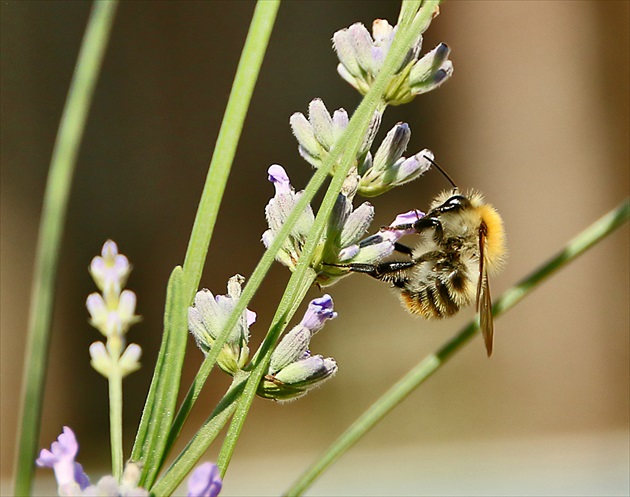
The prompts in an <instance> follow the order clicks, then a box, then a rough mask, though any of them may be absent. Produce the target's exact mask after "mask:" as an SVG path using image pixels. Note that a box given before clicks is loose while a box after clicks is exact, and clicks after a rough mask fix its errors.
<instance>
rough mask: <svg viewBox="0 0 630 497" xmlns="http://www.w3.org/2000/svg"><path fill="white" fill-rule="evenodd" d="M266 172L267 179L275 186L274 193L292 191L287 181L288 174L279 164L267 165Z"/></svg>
mask: <svg viewBox="0 0 630 497" xmlns="http://www.w3.org/2000/svg"><path fill="white" fill-rule="evenodd" d="M267 173H268V175H269V176H268V179H269V181H271V182H272V183H273V186H275V188H276V195H279V194H281V193H290V192H292V191H293V188H292V187H291V182H290V181H289V176H288V175H287V172H286V171H285V170H284V168H283V167H282V166H281V165H279V164H273V165H271V166H269V169H268V170H267Z"/></svg>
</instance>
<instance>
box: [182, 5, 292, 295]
mask: <svg viewBox="0 0 630 497" xmlns="http://www.w3.org/2000/svg"><path fill="white" fill-rule="evenodd" d="M279 7H280V0H265V1H264V2H261V1H259V2H257V3H256V9H255V10H254V15H253V17H252V21H251V24H250V28H249V32H248V34H247V39H246V41H245V46H244V47H243V52H242V54H241V58H240V60H239V63H238V68H237V70H236V75H235V76H234V83H233V84H232V90H231V92H230V98H229V99H228V103H227V107H226V109H225V115H224V116H223V122H222V123H221V129H220V131H219V136H218V138H217V143H216V146H215V149H214V153H213V154H212V160H211V162H210V168H209V170H208V176H207V177H206V183H205V185H204V188H203V193H202V195H201V200H200V201H199V207H198V209H197V215H196V216H195V222H194V225H193V229H192V232H191V235H190V241H189V243H188V249H187V251H186V258H185V260H184V274H185V275H186V280H187V281H186V284H185V288H184V294H185V297H186V301H187V302H189V303H190V302H192V300H193V297H194V296H195V292H196V291H197V288H198V286H199V281H200V280H201V272H202V271H203V266H204V263H205V260H206V255H207V253H208V247H209V246H210V240H211V238H212V233H213V231H214V225H215V223H216V220H217V215H218V213H219V207H220V206H221V200H222V199H223V192H224V191H225V185H226V183H227V179H228V176H229V174H230V171H231V168H232V161H233V160H234V156H235V154H236V147H237V145H238V142H239V139H240V136H241V131H242V130H243V123H244V122H245V116H246V115H247V109H248V108H249V103H250V101H251V98H252V94H253V93H254V86H255V85H256V80H257V79H258V73H259V72H260V67H261V65H262V61H263V58H264V56H265V52H266V50H267V45H268V43H269V38H270V37H271V31H272V29H273V25H274V22H275V20H276V14H277V12H278V8H279Z"/></svg>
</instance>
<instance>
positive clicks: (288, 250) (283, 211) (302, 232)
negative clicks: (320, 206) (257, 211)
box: [262, 164, 315, 270]
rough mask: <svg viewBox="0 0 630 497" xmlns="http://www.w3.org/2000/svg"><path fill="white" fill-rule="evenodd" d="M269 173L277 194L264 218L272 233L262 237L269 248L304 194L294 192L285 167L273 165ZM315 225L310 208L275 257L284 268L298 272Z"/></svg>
mask: <svg viewBox="0 0 630 497" xmlns="http://www.w3.org/2000/svg"><path fill="white" fill-rule="evenodd" d="M268 173H269V181H271V182H272V183H273V184H274V187H275V189H276V194H275V195H274V196H273V197H272V198H271V199H270V200H269V203H268V204H267V207H265V215H266V217H267V223H268V224H269V229H268V230H267V231H265V232H264V233H263V235H262V241H263V243H264V244H265V247H267V248H269V246H270V245H271V244H272V243H273V240H274V238H275V237H276V236H277V235H278V232H279V231H280V230H281V229H282V225H283V224H284V223H285V222H286V220H287V218H288V217H289V214H291V211H292V210H293V208H294V207H295V204H297V202H298V200H299V198H300V195H302V192H295V190H294V189H293V187H292V186H291V183H290V181H289V177H288V175H287V173H286V171H285V170H284V168H283V167H282V166H280V165H278V164H274V165H272V166H271V167H269V170H268ZM314 222H315V216H314V215H313V209H312V208H311V206H310V205H308V206H307V207H306V208H305V209H304V212H303V213H302V215H301V216H300V217H299V219H298V221H297V223H295V225H294V226H293V230H292V231H291V233H290V234H289V237H288V238H287V239H286V240H285V242H284V244H283V245H282V248H281V249H280V251H279V252H278V254H277V255H276V260H277V261H278V262H280V263H282V264H284V265H285V266H287V267H288V268H289V269H291V270H293V269H295V266H296V265H297V261H298V259H299V257H300V255H301V254H302V247H303V246H304V244H305V243H306V237H307V236H308V233H309V232H310V230H311V228H312V227H313V223H314Z"/></svg>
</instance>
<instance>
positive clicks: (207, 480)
mask: <svg viewBox="0 0 630 497" xmlns="http://www.w3.org/2000/svg"><path fill="white" fill-rule="evenodd" d="M222 486H223V482H222V481H221V475H220V474H219V468H218V467H217V465H216V464H213V463H211V462H205V463H203V464H201V465H200V466H198V467H197V468H196V469H195V470H194V471H193V472H192V474H191V475H190V478H188V497H216V496H217V495H219V492H220V491H221V487H222Z"/></svg>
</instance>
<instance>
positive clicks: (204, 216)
mask: <svg viewBox="0 0 630 497" xmlns="http://www.w3.org/2000/svg"><path fill="white" fill-rule="evenodd" d="M279 6H280V1H279V0H267V1H264V2H258V3H257V4H256V9H255V10H254V15H253V17H252V21H251V23H250V27H249V32H248V34H247V39H246V41H245V46H244V47H243V52H242V54H241V58H240V61H239V64H238V68H237V71H236V76H235V77H234V83H233V85H232V91H231V93H230V98H229V100H228V104H227V108H226V111H225V115H224V117H223V122H222V124H221V130H220V131H219V137H218V138H217V143H216V146H215V151H214V154H213V156H212V161H211V164H210V168H209V171H208V176H207V178H206V184H205V186H204V190H203V193H202V197H201V200H200V202H199V208H198V210H197V215H196V217H195V222H194V226H193V229H192V233H191V236H190V241H189V244H188V249H187V252H186V259H185V261H184V273H185V275H186V286H185V292H184V293H185V297H186V305H189V304H190V303H191V302H192V300H193V297H194V295H195V292H196V291H197V288H198V286H199V281H200V279H201V272H202V270H203V266H204V263H205V259H206V255H207V252H208V247H209V244H210V240H211V237H212V232H213V230H214V225H215V222H216V218H217V215H218V212H219V207H220V204H221V199H222V197H223V191H224V190H225V185H226V182H227V179H228V176H229V173H230V169H231V166H232V161H233V159H234V155H235V153H236V147H237V145H238V140H239V138H240V134H241V130H242V128H243V123H244V121H245V116H246V114H247V109H248V107H249V102H250V101H251V97H252V94H253V91H254V86H255V83H256V79H257V77H258V73H259V71H260V67H261V65H262V61H263V57H264V55H265V51H266V49H267V45H268V43H269V38H270V36H271V32H272V29H273V25H274V22H275V18H276V14H277V11H278V8H279ZM296 219H297V218H296ZM279 247H280V245H279V244H278V248H277V249H276V251H277V250H278V249H279ZM273 257H274V256H273V254H272V255H271V257H270V260H269V263H268V267H269V266H271V263H272V262H273ZM265 272H266V271H265ZM259 274H260V273H259ZM262 276H263V277H264V273H263V275H262ZM257 277H258V278H260V279H259V284H260V281H262V278H261V277H260V276H257ZM252 279H253V278H252ZM250 283H251V281H250ZM255 288H257V286H256V287H255ZM255 288H254V287H252V289H251V290H250V292H249V297H248V300H247V302H249V299H251V297H252V296H253V293H254V291H255ZM252 290H253V291H252ZM246 305H247V304H245V305H242V306H240V310H239V309H238V308H237V309H235V311H234V312H233V313H232V316H231V319H230V320H229V321H228V323H227V326H226V327H225V329H224V330H223V331H222V333H221V334H220V335H219V337H217V340H216V341H215V344H214V347H213V349H212V350H211V351H210V353H209V354H208V355H207V356H206V358H205V360H204V362H203V364H202V366H201V368H200V369H199V371H198V373H197V376H196V377H195V380H194V382H193V384H192V386H191V388H190V389H189V391H188V394H187V395H186V398H185V400H184V402H183V403H182V405H181V406H180V408H179V411H178V413H177V416H176V418H175V421H174V423H173V426H172V428H171V431H170V434H169V438H168V442H167V445H166V448H165V455H166V454H167V453H168V452H169V451H170V449H171V447H172V445H173V444H174V443H175V440H176V439H177V437H178V435H179V433H180V432H181V429H182V427H183V425H184V423H185V421H186V419H187V418H188V415H189V414H190V411H191V410H192V408H193V406H194V404H195V402H196V400H197V397H198V396H199V393H200V391H201V389H202V387H203V385H204V383H205V381H206V379H207V377H208V375H209V374H210V372H211V371H212V368H213V366H214V364H215V362H216V358H217V356H218V354H219V352H220V351H221V349H222V348H223V345H224V344H225V341H226V340H227V337H228V336H229V333H230V330H232V329H233V328H234V326H235V325H236V321H237V320H238V319H239V317H240V316H241V315H242V313H243V311H244V310H245V307H246Z"/></svg>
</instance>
